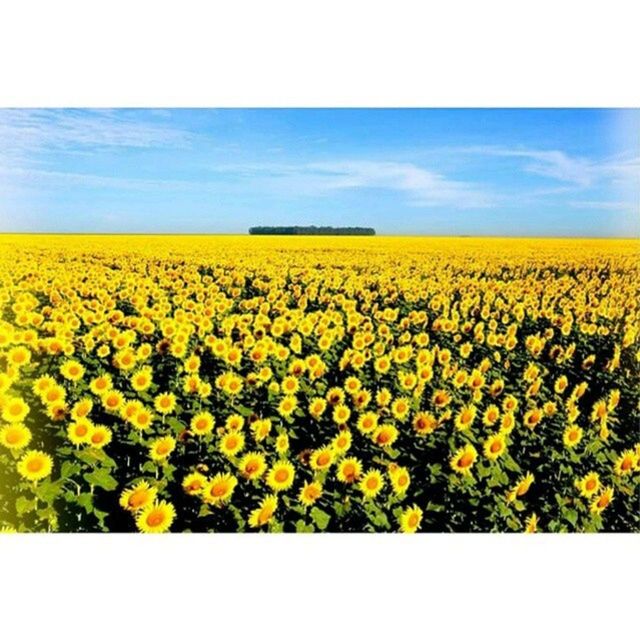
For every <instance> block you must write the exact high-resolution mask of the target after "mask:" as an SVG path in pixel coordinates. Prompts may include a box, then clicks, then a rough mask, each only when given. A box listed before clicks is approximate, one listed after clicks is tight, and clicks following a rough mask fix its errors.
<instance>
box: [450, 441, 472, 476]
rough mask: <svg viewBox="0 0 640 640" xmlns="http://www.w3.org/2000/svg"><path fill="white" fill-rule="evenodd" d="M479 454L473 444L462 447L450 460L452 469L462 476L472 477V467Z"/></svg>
mask: <svg viewBox="0 0 640 640" xmlns="http://www.w3.org/2000/svg"><path fill="white" fill-rule="evenodd" d="M477 457H478V452H477V451H476V449H475V447H474V446H473V445H472V444H466V445H465V446H464V447H460V449H458V450H457V451H456V452H455V454H454V455H453V457H452V458H451V460H450V463H449V464H450V466H451V468H452V469H453V470H454V471H455V472H456V473H460V474H462V475H470V474H471V467H472V466H473V465H474V463H475V461H476V458H477Z"/></svg>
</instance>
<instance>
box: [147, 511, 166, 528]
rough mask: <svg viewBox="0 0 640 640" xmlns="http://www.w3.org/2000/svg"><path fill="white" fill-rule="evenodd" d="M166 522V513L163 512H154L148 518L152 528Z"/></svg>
mask: <svg viewBox="0 0 640 640" xmlns="http://www.w3.org/2000/svg"><path fill="white" fill-rule="evenodd" d="M163 522H164V513H162V511H152V512H151V513H150V514H149V515H148V516H147V524H148V525H149V526H150V527H157V526H159V525H161V524H162V523H163Z"/></svg>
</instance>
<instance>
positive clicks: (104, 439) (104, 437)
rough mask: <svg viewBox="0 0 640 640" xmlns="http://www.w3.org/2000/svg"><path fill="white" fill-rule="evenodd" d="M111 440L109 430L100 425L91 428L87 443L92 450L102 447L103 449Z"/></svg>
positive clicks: (111, 435) (111, 434)
mask: <svg viewBox="0 0 640 640" xmlns="http://www.w3.org/2000/svg"><path fill="white" fill-rule="evenodd" d="M112 438H113V433H112V431H111V429H109V428H108V427H104V426H102V425H96V426H95V427H93V429H91V432H90V434H89V436H88V439H87V442H88V443H89V444H90V445H91V446H92V447H93V448H94V449H102V447H105V446H106V445H108V444H109V443H110V442H111V439H112Z"/></svg>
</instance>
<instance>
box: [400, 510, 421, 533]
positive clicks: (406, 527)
mask: <svg viewBox="0 0 640 640" xmlns="http://www.w3.org/2000/svg"><path fill="white" fill-rule="evenodd" d="M421 522H422V509H421V508H420V507H418V506H417V505H415V504H414V505H411V506H410V507H407V508H406V509H405V510H404V511H403V512H402V513H401V514H400V531H402V533H415V532H416V531H417V530H418V529H419V528H420V523H421Z"/></svg>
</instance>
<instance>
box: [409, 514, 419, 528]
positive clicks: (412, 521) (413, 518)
mask: <svg viewBox="0 0 640 640" xmlns="http://www.w3.org/2000/svg"><path fill="white" fill-rule="evenodd" d="M407 524H408V525H409V526H410V527H411V528H412V529H413V528H414V527H417V526H418V514H417V513H412V514H411V515H410V516H409V519H408V520H407Z"/></svg>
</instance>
